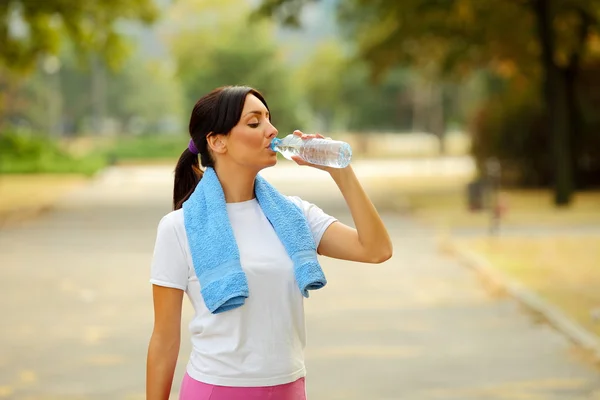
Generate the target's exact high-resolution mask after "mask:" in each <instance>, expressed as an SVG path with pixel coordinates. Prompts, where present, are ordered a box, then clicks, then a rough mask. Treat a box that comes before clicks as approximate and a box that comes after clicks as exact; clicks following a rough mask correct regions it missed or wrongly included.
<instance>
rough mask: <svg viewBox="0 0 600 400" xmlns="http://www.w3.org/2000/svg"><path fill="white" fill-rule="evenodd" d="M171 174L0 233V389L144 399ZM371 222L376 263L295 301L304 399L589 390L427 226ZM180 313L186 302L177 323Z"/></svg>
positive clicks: (111, 177) (144, 176) (594, 376)
mask: <svg viewBox="0 0 600 400" xmlns="http://www.w3.org/2000/svg"><path fill="white" fill-rule="evenodd" d="M357 168H358V167H357ZM286 171H287V169H277V170H273V171H269V172H268V173H267V175H268V177H269V179H271V180H272V181H273V182H274V183H275V184H276V185H278V186H279V187H280V188H281V189H282V190H283V191H284V192H287V193H296V194H299V195H301V196H303V197H304V198H306V199H307V200H310V201H314V202H317V203H318V204H321V205H323V208H324V209H325V210H326V211H328V212H330V213H332V214H334V215H337V216H339V217H340V218H341V219H342V220H344V221H349V216H348V214H347V213H346V211H345V208H344V206H343V203H341V196H339V194H337V193H336V192H335V188H334V187H333V186H332V184H331V182H329V181H328V180H327V179H321V178H322V176H321V178H319V179H317V178H315V179H313V180H311V181H309V182H306V181H303V180H302V179H301V177H302V175H299V174H297V173H296V177H295V178H291V176H292V175H290V174H288V173H287V172H286ZM305 171H306V175H305V176H313V177H316V176H319V175H318V173H319V171H317V172H316V173H315V172H311V171H309V170H308V169H305ZM361 171H365V170H360V171H359V173H362V172H361ZM171 185H172V183H171V174H170V172H169V171H168V170H164V169H160V168H144V169H116V170H109V171H108V172H107V173H106V174H105V175H104V176H103V177H101V178H100V179H98V180H97V181H96V182H95V183H94V184H92V185H90V186H89V187H87V188H85V189H84V190H80V191H78V192H75V193H72V194H71V195H69V196H68V197H67V198H65V199H64V200H63V201H62V202H61V203H60V204H59V206H58V207H57V209H56V210H55V211H53V212H52V213H50V214H47V215H45V216H43V217H42V218H40V219H38V220H36V221H32V222H29V223H27V224H25V225H23V226H20V227H13V228H10V229H6V230H2V231H0V293H2V295H1V297H0V315H1V316H2V318H1V319H0V399H32V400H33V399H36V400H42V399H43V400H50V399H61V400H75V399H111V400H120V399H123V400H125V399H131V400H134V399H143V398H144V374H145V355H146V348H147V343H148V339H149V336H150V332H151V327H152V303H151V296H150V285H149V284H148V273H149V262H150V257H151V252H152V247H153V241H154V236H155V229H156V224H157V222H158V220H159V218H160V217H161V216H162V215H163V214H164V213H166V212H168V211H169V207H170V206H169V203H170V190H171ZM384 217H385V219H386V223H387V225H388V227H389V229H390V232H391V233H392V235H393V239H394V246H395V255H394V257H393V258H392V259H391V260H390V261H388V262H387V263H385V264H383V265H362V264H352V263H346V262H340V261H336V260H330V259H323V260H322V262H323V266H324V268H325V270H326V273H327V277H328V280H329V284H328V286H327V288H326V289H324V290H321V291H318V292H316V293H314V294H313V295H311V298H310V299H309V300H307V302H306V308H307V322H308V330H309V332H308V348H307V367H308V371H309V372H308V392H309V399H310V400H335V399H348V400H359V399H360V400H384V399H386V400H391V399H408V400H420V399H423V400H428V399H444V400H450V399H452V400H464V399H507V400H509V399H510V400H518V399H532V400H534V399H550V400H555V399H556V400H558V399H560V400H580V399H581V400H583V399H587V400H590V399H600V373H598V371H597V370H595V369H593V368H592V367H590V366H589V365H587V364H586V363H585V361H584V360H583V358H582V357H581V355H580V354H579V353H578V352H577V351H576V350H575V349H573V348H572V346H571V345H570V344H569V343H568V342H567V341H566V340H565V339H564V338H563V337H562V336H560V335H559V334H557V333H556V332H554V331H553V330H552V329H550V328H549V327H547V326H546V325H540V324H536V323H535V322H534V321H533V320H532V319H531V318H530V317H529V316H528V315H527V314H526V313H524V312H523V311H522V310H520V309H519V308H518V306H517V304H516V303H515V302H514V301H512V300H510V299H505V298H493V297H490V296H489V295H488V294H487V293H485V292H484V290H483V289H482V288H481V286H480V285H479V283H478V281H477V280H476V278H475V277H474V276H472V275H471V274H470V272H469V271H468V270H467V269H465V268H462V267H461V266H459V265H457V264H456V262H455V261H453V260H452V259H448V258H445V257H444V256H442V255H441V254H439V253H438V252H437V251H436V248H435V245H434V242H433V238H432V232H430V231H428V230H426V229H425V228H423V227H421V226H419V225H416V224H415V223H414V222H413V221H412V220H410V219H406V218H404V217H399V216H395V215H392V214H386V215H385V216H384ZM190 316H191V308H190V307H189V306H188V305H187V300H186V307H185V316H184V319H185V321H184V327H185V328H187V322H188V320H189V317H190ZM184 332H185V333H184V337H183V341H182V343H183V345H182V349H181V355H180V362H179V365H178V369H177V372H176V374H177V375H176V381H175V387H174V395H173V397H172V398H173V399H176V392H177V388H178V386H179V380H180V379H181V376H182V375H181V374H182V372H183V368H184V365H185V362H186V358H187V354H188V353H189V350H190V348H189V344H188V343H189V337H188V335H187V332H186V329H184Z"/></svg>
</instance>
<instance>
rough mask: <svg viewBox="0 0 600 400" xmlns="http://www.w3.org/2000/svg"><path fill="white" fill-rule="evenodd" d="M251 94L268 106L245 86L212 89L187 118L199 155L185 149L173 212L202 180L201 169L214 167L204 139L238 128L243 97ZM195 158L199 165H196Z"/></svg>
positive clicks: (176, 171) (174, 195)
mask: <svg viewBox="0 0 600 400" xmlns="http://www.w3.org/2000/svg"><path fill="white" fill-rule="evenodd" d="M249 94H252V95H254V96H256V97H257V98H258V99H259V100H260V101H261V102H262V103H263V104H264V105H265V107H267V110H268V109H269V106H267V102H266V101H265V99H264V97H263V96H262V94H260V92H259V91H257V90H256V89H253V88H251V87H247V86H224V87H220V88H217V89H214V90H213V91H212V92H210V93H208V94H207V95H205V96H203V97H202V98H201V99H200V100H198V101H197V102H196V105H195V106H194V109H193V110H192V115H191V118H190V126H189V132H190V136H191V138H192V140H193V141H194V144H195V145H196V148H197V149H198V152H199V154H198V155H196V154H194V153H192V152H191V151H190V150H189V149H187V148H186V149H185V150H184V151H183V153H182V154H181V157H179V161H178V162H177V166H176V167H175V183H174V185H173V209H174V210H177V209H179V208H181V206H182V205H183V203H184V202H185V201H186V200H187V199H188V198H189V197H190V195H191V194H192V193H193V192H194V189H195V188H196V185H198V182H200V179H202V174H203V171H202V169H201V168H200V165H202V166H203V167H214V160H213V158H212V156H211V154H210V151H209V147H208V142H207V139H206V138H207V137H208V135H209V134H221V135H227V134H229V132H230V131H231V130H232V129H233V127H234V126H236V125H237V123H238V122H239V120H240V118H241V116H242V110H243V108H244V103H245V101H246V96H247V95H249ZM198 156H199V157H200V162H198Z"/></svg>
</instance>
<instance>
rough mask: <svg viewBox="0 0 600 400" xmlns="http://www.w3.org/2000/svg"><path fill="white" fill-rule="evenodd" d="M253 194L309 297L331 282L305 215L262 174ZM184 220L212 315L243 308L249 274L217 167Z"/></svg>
mask: <svg viewBox="0 0 600 400" xmlns="http://www.w3.org/2000/svg"><path fill="white" fill-rule="evenodd" d="M254 191H255V194H256V199H257V201H258V203H259V204H260V207H261V209H262V211H263V212H264V214H265V216H266V217H267V219H268V220H269V222H270V223H271V225H272V226H273V228H274V229H275V232H276V233H277V236H278V237H279V239H280V240H281V242H282V243H283V245H284V247H285V249H286V251H287V253H288V255H289V256H290V258H291V259H292V261H293V263H294V275H295V277H296V283H297V284H298V288H299V289H300V291H301V292H302V295H303V296H304V297H308V291H309V290H315V289H320V288H322V287H323V286H325V284H326V283H327V281H326V279H325V275H324V274H323V270H322V269H321V266H320V265H319V261H318V260H317V249H316V244H315V241H314V239H313V236H312V234H311V231H310V227H309V226H308V221H307V220H306V217H305V216H304V213H303V212H302V210H301V209H300V208H299V207H298V206H296V205H295V204H294V203H292V202H291V201H290V200H288V199H287V198H286V197H285V196H283V195H282V194H281V193H279V192H278V191H277V190H276V189H275V188H274V187H273V186H271V185H270V184H269V183H268V182H267V181H266V180H265V179H264V178H262V177H261V176H260V175H258V176H257V177H256V180H255V187H254ZM183 216H184V223H185V229H186V233H187V237H188V242H189V247H190V252H191V255H192V262H193V263H194V270H195V272H196V276H197V277H198V280H199V281H200V287H201V292H202V297H203V299H204V303H205V304H206V307H207V308H208V309H209V310H210V312H212V313H213V314H217V313H220V312H224V311H227V310H231V309H233V308H236V307H240V306H242V305H243V304H244V302H245V299H246V298H247V297H248V295H249V290H248V281H247V279H246V274H245V273H244V271H243V270H242V266H241V264H240V253H239V250H238V247H237V243H236V242H235V237H234V235H233V230H232V228H231V223H230V221H229V216H228V215H227V207H226V205H225V195H224V193H223V188H222V187H221V183H220V182H219V178H218V177H217V174H216V173H215V171H214V169H213V168H210V167H209V168H207V169H206V171H205V172H204V176H203V177H202V179H201V180H200V183H199V184H198V185H197V186H196V189H195V190H194V192H193V193H192V195H191V196H190V198H189V199H188V200H187V201H185V202H184V203H183Z"/></svg>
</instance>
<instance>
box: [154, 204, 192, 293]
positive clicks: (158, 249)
mask: <svg viewBox="0 0 600 400" xmlns="http://www.w3.org/2000/svg"><path fill="white" fill-rule="evenodd" d="M150 283H152V284H154V285H158V286H166V287H170V288H175V289H181V290H186V288H187V283H188V265H187V262H186V259H185V253H184V252H183V248H182V246H181V242H180V240H179V237H178V236H177V231H176V229H175V224H174V221H173V218H171V215H166V216H164V217H163V218H162V219H161V220H160V222H159V224H158V229H157V233H156V242H155V244H154V254H153V256H152V265H151V269H150Z"/></svg>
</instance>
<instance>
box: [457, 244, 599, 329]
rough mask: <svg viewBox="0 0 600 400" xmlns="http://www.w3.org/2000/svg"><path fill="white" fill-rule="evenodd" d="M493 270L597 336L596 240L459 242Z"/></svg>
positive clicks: (597, 281)
mask: <svg viewBox="0 0 600 400" xmlns="http://www.w3.org/2000/svg"><path fill="white" fill-rule="evenodd" d="M459 242H460V244H461V245H462V246H468V247H469V248H470V249H471V250H473V251H475V252H477V253H479V254H481V255H483V256H485V257H486V258H487V259H488V260H489V261H490V262H491V263H492V265H494V267H495V268H498V269H499V270H500V271H502V272H503V273H505V274H506V276H508V277H510V278H512V279H515V280H516V281H518V282H520V283H522V284H524V285H525V286H527V287H528V288H529V289H531V290H533V291H535V292H536V293H537V294H538V295H540V296H541V297H542V298H543V299H545V300H546V301H548V302H550V303H552V304H554V305H555V306H557V307H558V308H559V309H561V310H562V311H563V312H564V313H565V314H566V315H569V316H570V317H571V318H573V319H574V320H575V321H577V322H578V323H579V324H581V325H582V326H584V327H585V328H587V329H588V330H590V331H591V332H594V333H596V334H597V335H599V336H600V320H596V321H594V319H593V318H592V313H593V312H600V290H598V288H600V269H599V268H598V266H599V264H598V263H599V260H600V236H582V237H566V236H555V237H537V238H521V237H519V238H517V237H514V238H510V237H508V238H502V237H499V238H477V239H461V240H460V241H459Z"/></svg>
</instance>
